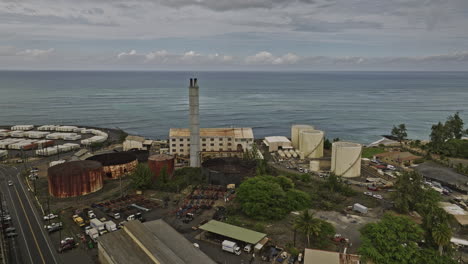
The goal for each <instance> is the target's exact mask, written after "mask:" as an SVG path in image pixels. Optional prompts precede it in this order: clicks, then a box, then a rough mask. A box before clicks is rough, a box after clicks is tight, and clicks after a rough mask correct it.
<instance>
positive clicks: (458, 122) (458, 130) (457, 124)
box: [445, 112, 464, 139]
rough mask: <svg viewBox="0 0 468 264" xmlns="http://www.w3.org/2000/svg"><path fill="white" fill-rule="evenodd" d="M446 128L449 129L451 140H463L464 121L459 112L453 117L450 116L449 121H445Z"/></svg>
mask: <svg viewBox="0 0 468 264" xmlns="http://www.w3.org/2000/svg"><path fill="white" fill-rule="evenodd" d="M445 127H446V129H447V133H448V135H449V138H455V139H461V138H462V136H463V134H464V131H463V120H462V119H461V118H460V115H459V113H458V112H456V113H455V114H454V115H453V116H449V117H448V118H447V121H445Z"/></svg>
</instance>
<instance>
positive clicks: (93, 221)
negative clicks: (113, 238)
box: [89, 218, 107, 235]
mask: <svg viewBox="0 0 468 264" xmlns="http://www.w3.org/2000/svg"><path fill="white" fill-rule="evenodd" d="M89 224H90V225H91V227H93V228H95V229H96V230H97V231H98V232H99V235H102V234H104V233H106V232H107V230H106V226H105V225H104V223H103V222H101V221H100V220H99V219H97V218H93V219H91V220H90V221H89Z"/></svg>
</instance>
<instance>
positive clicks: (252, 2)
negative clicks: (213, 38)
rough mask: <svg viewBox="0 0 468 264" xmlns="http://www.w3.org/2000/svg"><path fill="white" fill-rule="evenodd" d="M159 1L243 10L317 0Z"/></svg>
mask: <svg viewBox="0 0 468 264" xmlns="http://www.w3.org/2000/svg"><path fill="white" fill-rule="evenodd" d="M158 2H159V3H161V4H163V5H165V6H170V7H176V8H181V7H185V6H199V7H202V8H206V9H210V10H215V11H230V10H242V9H252V8H266V9H271V8H273V7H277V6H282V7H284V6H287V5H291V4H295V3H302V4H309V5H310V4H315V3H316V2H317V1H315V0H197V1H192V0H159V1H158Z"/></svg>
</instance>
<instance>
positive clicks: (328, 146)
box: [323, 138, 332, 149]
mask: <svg viewBox="0 0 468 264" xmlns="http://www.w3.org/2000/svg"><path fill="white" fill-rule="evenodd" d="M331 147H332V143H331V142H330V140H329V139H328V138H327V139H325V141H324V142H323V148H324V149H331Z"/></svg>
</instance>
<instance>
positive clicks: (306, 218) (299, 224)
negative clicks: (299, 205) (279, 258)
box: [294, 210, 322, 247]
mask: <svg viewBox="0 0 468 264" xmlns="http://www.w3.org/2000/svg"><path fill="white" fill-rule="evenodd" d="M294 229H297V230H300V231H302V233H304V234H305V235H306V238H307V247H310V236H311V235H313V236H316V237H317V236H319V234H320V232H321V231H322V223H321V222H320V219H318V218H315V217H314V215H313V214H311V213H309V210H304V212H303V213H302V214H300V215H299V216H298V217H297V218H296V219H295V220H294Z"/></svg>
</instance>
